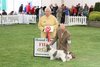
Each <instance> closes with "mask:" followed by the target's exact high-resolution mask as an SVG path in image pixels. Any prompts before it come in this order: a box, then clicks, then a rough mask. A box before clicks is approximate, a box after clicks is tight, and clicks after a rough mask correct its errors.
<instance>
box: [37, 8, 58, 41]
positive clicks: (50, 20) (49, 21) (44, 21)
mask: <svg viewBox="0 0 100 67" xmlns="http://www.w3.org/2000/svg"><path fill="white" fill-rule="evenodd" d="M46 26H48V27H49V28H50V30H49V35H50V39H52V38H54V37H55V35H56V30H57V28H58V21H57V19H56V17H55V16H53V15H51V9H50V8H49V7H47V8H45V15H44V16H42V17H41V18H40V19H39V22H38V27H39V29H40V30H41V38H47V28H46Z"/></svg>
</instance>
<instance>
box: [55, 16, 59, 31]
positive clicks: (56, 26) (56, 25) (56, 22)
mask: <svg viewBox="0 0 100 67" xmlns="http://www.w3.org/2000/svg"><path fill="white" fill-rule="evenodd" d="M54 21H55V23H54V29H55V30H57V28H58V25H59V23H58V21H57V19H56V17H54Z"/></svg>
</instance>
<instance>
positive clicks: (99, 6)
mask: <svg viewBox="0 0 100 67" xmlns="http://www.w3.org/2000/svg"><path fill="white" fill-rule="evenodd" d="M94 11H99V12H100V2H97V3H95V7H94Z"/></svg>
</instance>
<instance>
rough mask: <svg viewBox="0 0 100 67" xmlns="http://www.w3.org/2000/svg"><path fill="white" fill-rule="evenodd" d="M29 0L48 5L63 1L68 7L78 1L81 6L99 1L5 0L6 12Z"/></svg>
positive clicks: (33, 3) (15, 9) (34, 4)
mask: <svg viewBox="0 0 100 67" xmlns="http://www.w3.org/2000/svg"><path fill="white" fill-rule="evenodd" d="M29 2H32V5H33V6H49V5H50V4H55V3H56V4H58V5H61V4H62V3H63V4H65V5H66V6H67V7H69V8H70V7H71V6H72V5H77V4H78V3H80V4H81V5H82V6H84V4H85V3H87V4H88V6H91V5H94V4H95V2H100V0H7V12H10V11H12V10H14V11H16V12H18V9H19V6H20V4H23V5H24V6H25V5H27V3H29Z"/></svg>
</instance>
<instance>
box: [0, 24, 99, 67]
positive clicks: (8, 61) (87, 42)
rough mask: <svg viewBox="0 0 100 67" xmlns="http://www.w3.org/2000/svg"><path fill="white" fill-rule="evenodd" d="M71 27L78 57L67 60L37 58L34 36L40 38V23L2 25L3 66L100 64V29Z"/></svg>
mask: <svg viewBox="0 0 100 67" xmlns="http://www.w3.org/2000/svg"><path fill="white" fill-rule="evenodd" d="M67 29H68V30H69V31H70V32H71V36H72V37H71V38H72V44H71V50H72V52H73V53H75V55H76V58H75V59H73V60H71V61H68V62H64V63H63V62H62V61H60V60H53V61H50V59H49V58H45V57H33V45H34V41H33V38H38V37H40V30H39V29H38V27H37V25H10V26H0V67H100V29H99V28H93V27H84V26H72V27H67Z"/></svg>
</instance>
